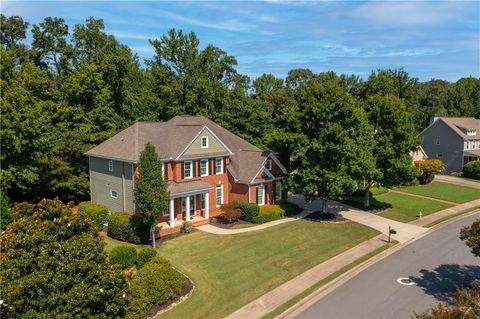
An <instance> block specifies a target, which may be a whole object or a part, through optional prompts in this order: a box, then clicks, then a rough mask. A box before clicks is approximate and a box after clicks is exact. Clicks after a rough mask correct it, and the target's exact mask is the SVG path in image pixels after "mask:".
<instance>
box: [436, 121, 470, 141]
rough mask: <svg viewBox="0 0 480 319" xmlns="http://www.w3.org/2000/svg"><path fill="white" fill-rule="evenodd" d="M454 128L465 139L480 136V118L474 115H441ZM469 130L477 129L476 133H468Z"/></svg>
mask: <svg viewBox="0 0 480 319" xmlns="http://www.w3.org/2000/svg"><path fill="white" fill-rule="evenodd" d="M439 120H442V121H443V122H444V123H445V124H447V125H448V126H449V127H450V128H451V129H452V130H454V131H455V133H457V134H458V135H460V136H461V137H462V138H463V139H464V140H468V139H477V138H480V120H477V119H475V118H473V117H440V118H439ZM467 130H476V131H477V132H476V133H477V134H476V135H467Z"/></svg>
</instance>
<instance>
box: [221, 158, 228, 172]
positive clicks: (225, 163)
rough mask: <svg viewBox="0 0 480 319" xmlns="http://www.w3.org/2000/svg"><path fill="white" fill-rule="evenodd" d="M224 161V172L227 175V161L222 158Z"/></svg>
mask: <svg viewBox="0 0 480 319" xmlns="http://www.w3.org/2000/svg"><path fill="white" fill-rule="evenodd" d="M222 161H223V172H224V173H226V172H227V161H226V160H225V158H222Z"/></svg>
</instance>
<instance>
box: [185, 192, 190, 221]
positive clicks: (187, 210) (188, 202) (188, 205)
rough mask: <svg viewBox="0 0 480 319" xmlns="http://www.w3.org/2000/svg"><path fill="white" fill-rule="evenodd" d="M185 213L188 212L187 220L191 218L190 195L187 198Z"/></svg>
mask: <svg viewBox="0 0 480 319" xmlns="http://www.w3.org/2000/svg"><path fill="white" fill-rule="evenodd" d="M185 213H186V220H187V221H189V220H190V196H187V197H186V198H185Z"/></svg>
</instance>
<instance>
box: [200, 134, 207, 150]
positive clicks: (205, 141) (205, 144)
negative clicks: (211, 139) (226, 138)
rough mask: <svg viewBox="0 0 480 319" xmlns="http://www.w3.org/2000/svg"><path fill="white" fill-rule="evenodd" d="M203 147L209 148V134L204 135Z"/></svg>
mask: <svg viewBox="0 0 480 319" xmlns="http://www.w3.org/2000/svg"><path fill="white" fill-rule="evenodd" d="M201 145H202V148H207V147H208V136H202V143H201Z"/></svg>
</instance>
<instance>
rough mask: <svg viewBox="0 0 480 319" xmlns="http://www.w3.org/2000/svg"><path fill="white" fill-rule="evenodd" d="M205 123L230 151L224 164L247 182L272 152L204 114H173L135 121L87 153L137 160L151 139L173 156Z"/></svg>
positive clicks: (164, 155)
mask: <svg viewBox="0 0 480 319" xmlns="http://www.w3.org/2000/svg"><path fill="white" fill-rule="evenodd" d="M204 126H207V127H208V128H209V129H210V130H211V131H212V132H213V133H214V134H215V135H216V136H217V137H218V138H219V139H220V140H221V141H222V142H223V143H224V144H225V145H226V146H227V147H228V148H229V149H230V150H231V151H232V152H233V155H231V162H230V164H229V165H227V168H228V170H229V171H230V173H231V174H232V175H233V176H234V177H235V179H237V180H240V181H243V182H250V181H251V180H252V179H253V178H255V176H256V174H257V173H258V171H259V170H260V169H261V168H262V166H263V164H264V162H265V160H266V159H267V157H268V156H269V155H270V154H271V152H268V151H262V150H261V149H259V148H258V147H256V146H254V145H252V144H250V143H249V142H247V141H245V140H244V139H242V138H240V137H238V136H237V135H235V134H233V133H232V132H230V131H228V130H227V129H225V128H223V127H221V126H220V125H218V124H216V123H214V122H212V121H210V120H209V119H207V118H205V117H203V116H176V117H174V118H172V119H171V120H169V121H167V122H136V123H134V124H133V125H131V126H130V127H128V128H126V129H125V130H123V131H121V132H119V133H118V134H116V135H114V136H113V137H111V138H109V139H108V140H106V141H105V142H103V143H101V144H99V145H97V146H96V147H94V148H92V149H91V150H89V151H88V152H87V153H86V155H88V156H95V157H106V158H113V159H119V160H124V161H131V162H136V161H138V159H139V157H140V153H141V151H142V150H143V149H144V147H145V145H146V144H147V143H148V142H150V143H151V144H152V145H154V146H155V149H156V150H157V153H158V155H159V156H160V157H161V158H162V159H163V160H168V159H170V158H173V159H174V158H176V157H177V156H178V155H180V153H181V152H182V151H183V150H184V149H185V147H186V146H187V145H188V143H190V142H191V141H192V140H193V138H194V137H195V136H196V135H197V134H198V133H199V132H200V131H201V130H202V129H203V127H204Z"/></svg>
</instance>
